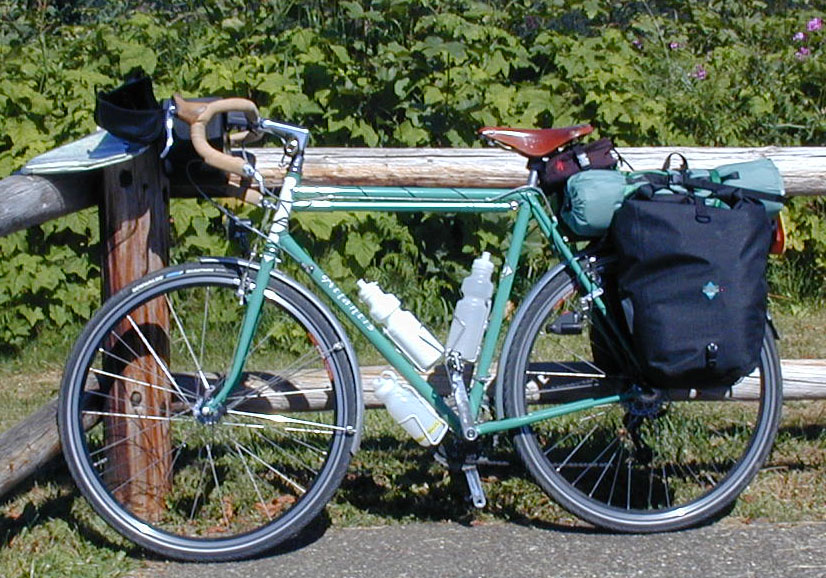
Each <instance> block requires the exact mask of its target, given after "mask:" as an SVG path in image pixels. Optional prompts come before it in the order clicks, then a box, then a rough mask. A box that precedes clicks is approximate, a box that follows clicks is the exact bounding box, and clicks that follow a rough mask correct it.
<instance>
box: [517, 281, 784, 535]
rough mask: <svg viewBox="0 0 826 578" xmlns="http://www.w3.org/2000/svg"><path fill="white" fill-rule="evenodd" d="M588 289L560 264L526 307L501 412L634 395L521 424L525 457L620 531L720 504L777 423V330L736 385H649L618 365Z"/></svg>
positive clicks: (543, 479)
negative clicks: (560, 269) (668, 387)
mask: <svg viewBox="0 0 826 578" xmlns="http://www.w3.org/2000/svg"><path fill="white" fill-rule="evenodd" d="M599 272H602V271H599ZM609 287H610V286H609ZM582 297H583V295H582V293H581V292H580V291H579V290H578V288H577V285H576V283H575V282H574V280H573V278H572V277H571V276H570V275H569V274H568V273H567V272H565V271H563V272H560V273H559V274H557V275H556V276H554V277H553V278H551V279H550V280H549V281H548V282H547V283H546V285H545V286H544V287H543V288H542V289H541V290H540V291H539V292H538V293H536V294H534V298H533V299H531V301H530V302H529V303H527V304H526V305H525V310H524V314H520V315H519V317H518V320H517V321H516V323H517V325H516V326H515V327H514V329H513V331H514V333H513V338H512V346H511V347H510V348H509V351H508V353H507V358H506V359H505V360H504V361H503V366H504V367H503V371H504V379H503V387H504V391H503V397H504V399H503V401H504V409H505V413H506V415H507V417H516V416H523V415H525V414H527V413H528V412H530V411H534V410H537V409H541V408H544V407H552V406H554V405H558V404H560V403H563V402H566V401H572V400H575V399H585V398H592V397H593V398H598V397H604V396H611V395H616V394H630V395H628V396H627V397H628V401H624V402H619V403H615V404H612V405H605V406H601V407H597V408H594V409H590V410H587V411H581V412H577V413H573V414H569V415H567V416H564V417H561V418H555V419H551V420H546V421H543V422H539V423H535V424H533V425H531V426H528V427H523V428H521V429H519V430H517V431H516V433H515V435H514V442H515V446H516V450H517V452H518V453H519V456H520V457H521V459H522V460H523V462H524V463H525V466H526V467H527V469H528V470H529V471H530V473H531V474H532V476H533V477H534V478H535V479H536V481H537V482H538V483H539V485H540V486H542V488H543V489H544V490H545V491H546V492H547V493H548V494H549V495H550V496H551V497H553V498H554V499H555V500H556V501H557V502H558V503H559V504H561V505H562V506H563V507H565V508H566V509H567V510H569V511H570V512H571V513H573V514H575V515H577V516H579V517H580V518H582V519H583V520H586V521H588V522H590V523H592V524H595V525H597V526H600V527H604V528H609V529H612V530H617V531H624V532H656V531H667V530H676V529H680V528H685V527H689V526H693V525H696V524H699V523H702V522H703V521H705V520H708V519H709V518H713V517H715V516H717V515H719V514H720V513H722V512H724V511H725V510H726V508H728V507H729V506H730V505H731V504H732V503H733V502H734V500H735V499H736V498H737V496H738V495H739V494H740V492H742V491H743V489H744V488H745V487H746V486H747V485H748V483H749V482H750V481H751V480H752V478H753V477H754V476H755V474H756V473H757V471H758V470H759V469H760V467H761V466H762V464H763V462H764V461H765V459H766V458H767V456H768V454H769V452H770V450H771V447H772V443H773V441H774V437H775V434H776V431H777V425H778V420H779V417H780V409H781V402H782V389H781V377H780V366H779V360H778V357H777V351H776V348H775V343H774V339H773V336H772V332H771V330H770V329H769V328H767V330H766V332H765V336H764V338H763V345H762V350H761V353H760V363H759V365H758V368H757V370H756V371H755V372H754V373H753V374H752V375H751V376H749V377H747V378H744V379H742V380H740V381H739V382H738V383H736V384H735V385H734V386H733V387H732V388H730V389H729V388H725V389H717V390H708V389H700V388H698V389H697V390H682V391H680V390H645V391H644V390H642V389H640V388H637V387H635V386H634V383H633V380H632V379H631V378H630V377H629V376H628V375H624V374H623V371H622V370H621V369H619V368H620V367H622V364H620V363H617V362H616V355H615V354H614V353H613V352H612V351H610V350H609V344H610V342H611V340H609V339H608V338H607V337H606V335H605V332H604V331H601V330H600V329H599V327H598V325H595V323H594V317H595V316H596V313H592V312H591V311H590V309H589V308H588V307H587V303H588V302H587V300H583V299H582ZM605 299H606V301H607V302H610V301H611V296H610V295H606V296H605Z"/></svg>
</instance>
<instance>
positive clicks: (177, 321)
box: [166, 295, 209, 392]
mask: <svg viewBox="0 0 826 578" xmlns="http://www.w3.org/2000/svg"><path fill="white" fill-rule="evenodd" d="M166 303H167V306H168V307H169V312H170V313H171V314H172V318H173V319H174V320H175V325H177V327H178V331H179V332H180V334H181V338H182V339H183V340H184V345H186V350H187V351H188V352H189V355H190V357H191V358H192V362H193V363H194V364H195V369H196V371H197V372H198V378H199V379H200V380H201V385H202V386H203V388H204V392H206V391H209V382H207V379H206V375H204V370H203V368H202V367H201V364H200V363H199V362H198V357H197V356H196V355H195V351H194V350H193V349H192V344H191V343H190V342H189V337H187V334H186V331H185V330H184V326H183V324H182V323H181V318H180V317H178V312H177V310H176V308H175V306H174V305H173V304H172V300H171V299H170V298H169V295H167V296H166ZM173 383H174V382H173Z"/></svg>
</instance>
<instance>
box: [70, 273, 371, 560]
mask: <svg viewBox="0 0 826 578" xmlns="http://www.w3.org/2000/svg"><path fill="white" fill-rule="evenodd" d="M242 276H243V272H242V270H241V269H240V268H239V267H231V266H226V265H216V264H209V265H206V264H189V265H183V266H178V267H170V268H168V269H164V270H163V271H160V272H157V273H153V274H152V275H151V276H149V277H147V278H145V280H143V281H139V282H136V283H135V284H133V285H132V286H130V287H128V288H126V289H124V290H123V291H121V292H120V293H118V294H117V295H116V296H114V297H113V298H112V299H110V300H109V301H108V302H107V303H106V304H105V306H104V307H103V308H102V309H101V310H100V311H99V312H98V313H97V314H96V315H95V316H94V317H93V318H92V320H91V321H90V322H89V324H88V325H87V326H86V328H85V329H84V331H83V333H82V335H81V336H80V338H79V339H78V341H77V343H76V344H75V347H74V350H73V351H72V354H71V356H70V358H69V360H68V362H67V365H66V369H65V372H64V377H63V383H62V385H61V391H60V401H59V409H58V422H59V423H58V425H59V429H60V435H61V441H62V443H63V452H64V456H65V458H66V462H67V463H68V465H69V469H70V470H71V473H72V475H73V477H74V479H75V481H76V482H77V485H78V486H79V487H80V489H81V491H82V492H83V494H84V495H85V496H86V498H87V499H88V500H89V502H90V503H91V504H92V506H93V507H94V509H95V510H96V511H97V513H98V514H100V516H101V517H102V518H103V519H105V520H106V522H108V523H109V524H110V525H111V526H112V527H113V528H115V529H116V530H117V531H118V532H120V533H121V534H123V535H124V536H125V537H127V538H128V539H130V540H132V541H133V542H135V543H137V544H139V545H141V546H143V547H145V548H146V549H148V550H151V551H152V552H154V553H156V554H159V555H161V556H163V557H169V558H177V559H184V560H199V561H207V560H209V561H218V560H232V559H239V558H247V557H250V556H253V555H255V554H258V553H260V552H262V551H264V550H267V549H270V548H273V547H275V546H277V545H278V544H280V543H281V542H283V541H284V540H286V539H288V538H290V537H292V536H294V535H295V534H296V533H297V532H299V531H300V530H301V529H302V528H303V527H305V526H306V525H307V524H308V523H309V522H310V521H311V520H312V519H314V518H315V517H316V516H317V515H318V514H319V513H320V511H321V510H322V508H323V507H324V505H325V504H326V503H327V501H328V500H329V499H330V498H331V496H332V494H333V492H334V491H335V490H336V488H337V487H338V486H339V483H340V482H341V479H342V477H343V476H344V473H345V470H346V468H347V465H348V463H349V460H350V456H351V452H352V451H353V449H354V444H355V443H356V442H355V439H356V437H357V435H356V433H357V432H356V429H357V426H358V424H359V423H360V421H359V420H360V412H361V408H360V407H357V402H356V400H357V397H356V393H355V388H356V383H355V376H354V375H353V370H352V367H353V366H352V365H351V364H350V359H349V358H348V353H347V351H348V347H344V346H343V343H342V341H341V339H340V338H339V337H337V333H336V331H335V330H334V327H333V326H332V325H331V323H330V321H329V320H328V319H327V318H326V317H325V316H324V315H322V314H321V313H320V312H319V310H318V307H317V305H316V304H314V303H312V302H311V301H310V300H309V299H308V298H306V297H304V296H303V295H302V294H301V292H300V291H298V290H297V289H296V288H295V287H293V286H291V284H290V283H287V282H285V281H284V280H282V279H280V278H278V277H274V276H273V277H271V278H270V282H269V286H268V290H267V291H266V292H265V300H264V306H263V310H262V316H261V321H260V322H259V325H258V329H257V332H256V335H255V339H254V342H253V346H254V350H253V351H252V352H251V353H250V355H249V357H248V358H247V360H246V362H245V366H244V378H243V381H242V384H241V389H239V390H238V391H236V392H233V394H231V396H230V398H229V399H228V400H227V403H226V404H225V408H224V409H225V410H226V413H225V414H224V415H222V416H221V417H220V418H218V419H212V420H208V419H205V418H203V417H202V416H201V417H199V413H200V412H199V411H198V408H197V402H198V400H199V399H202V397H203V392H204V390H205V389H206V388H207V387H218V386H220V384H221V383H222V379H223V378H224V377H225V373H226V372H227V370H228V368H229V365H230V361H231V359H232V354H233V350H234V344H235V340H236V336H237V335H238V329H239V327H240V320H241V316H242V314H243V309H244V308H243V306H241V305H240V302H239V301H240V300H239V297H238V296H237V290H238V287H239V285H240V283H241V282H242V281H241V279H242ZM250 276H251V278H253V279H254V272H251V273H250ZM144 306H145V307H148V308H150V309H147V308H142V307H144ZM164 317H166V318H167V321H166V322H164V321H163V318H164ZM164 323H165V324H166V325H167V327H168V331H161V330H159V329H158V328H159V326H161V325H163V324H164ZM150 342H151V345H149V344H148V343H150ZM302 386H303V387H304V388H305V390H306V388H312V389H313V391H310V392H309V393H308V394H306V395H305V394H304V393H301V392H300V391H298V392H297V390H299V389H300V388H302ZM284 417H287V418H290V419H297V420H301V421H292V422H286V421H285V420H284V419H283V418H284ZM136 456H137V457H136ZM135 460H137V462H135ZM140 460H143V461H142V462H141V461H140ZM125 463H131V464H134V463H137V464H139V465H133V466H131V468H129V467H126V466H124V464H125ZM140 464H145V465H140Z"/></svg>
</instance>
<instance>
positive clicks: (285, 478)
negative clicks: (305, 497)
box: [245, 450, 307, 494]
mask: <svg viewBox="0 0 826 578" xmlns="http://www.w3.org/2000/svg"><path fill="white" fill-rule="evenodd" d="M245 451H246V452H247V454H248V455H249V456H250V457H251V458H252V459H253V460H255V461H257V462H258V463H260V464H261V465H262V466H264V467H265V468H267V469H268V470H269V471H271V472H272V473H273V474H275V475H276V476H278V478H279V479H281V480H282V481H283V482H284V483H286V484H288V485H289V486H291V487H292V488H294V489H295V490H297V491H298V492H299V493H300V494H305V493H306V492H307V490H306V489H304V487H302V486H301V484H299V483H298V482H294V481H293V480H291V479H290V478H289V476H287V475H286V474H284V473H282V472H281V471H279V470H278V469H277V468H275V467H274V466H272V465H271V464H268V463H267V462H265V461H264V460H262V459H261V458H259V457H258V456H257V455H255V454H253V453H251V452H249V451H248V450H245Z"/></svg>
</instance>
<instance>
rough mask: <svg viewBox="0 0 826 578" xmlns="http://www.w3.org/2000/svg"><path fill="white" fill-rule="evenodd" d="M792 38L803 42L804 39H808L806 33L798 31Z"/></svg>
mask: <svg viewBox="0 0 826 578" xmlns="http://www.w3.org/2000/svg"><path fill="white" fill-rule="evenodd" d="M792 40H794V41H795V42H803V41H804V40H806V33H805V32H798V33H797V34H795V35H794V36H792Z"/></svg>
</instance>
